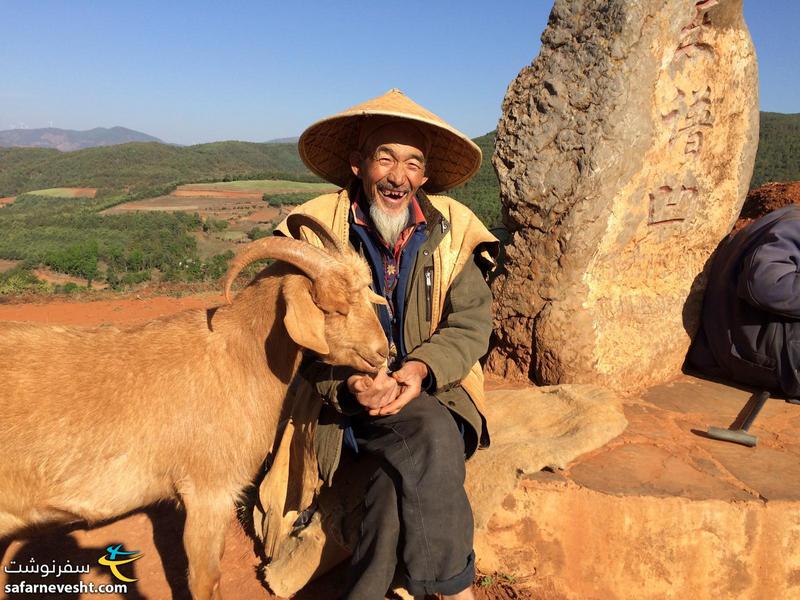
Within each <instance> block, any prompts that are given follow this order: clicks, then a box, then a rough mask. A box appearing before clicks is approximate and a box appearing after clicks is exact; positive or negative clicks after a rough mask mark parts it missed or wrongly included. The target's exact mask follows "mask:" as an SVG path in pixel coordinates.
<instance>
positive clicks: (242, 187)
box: [176, 179, 336, 194]
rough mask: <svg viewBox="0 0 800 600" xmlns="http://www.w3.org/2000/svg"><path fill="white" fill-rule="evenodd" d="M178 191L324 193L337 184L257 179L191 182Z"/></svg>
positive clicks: (334, 188)
mask: <svg viewBox="0 0 800 600" xmlns="http://www.w3.org/2000/svg"><path fill="white" fill-rule="evenodd" d="M176 191H219V192H226V193H227V192H261V193H262V194H263V193H264V192H271V193H274V194H289V193H293V192H316V193H318V194H324V193H326V192H335V191H336V186H334V185H331V184H330V183H307V182H303V181H289V180H287V179H255V180H252V181H248V180H241V181H219V182H217V183H189V184H186V185H181V186H178V189H177V190H176Z"/></svg>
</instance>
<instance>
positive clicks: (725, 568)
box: [476, 376, 800, 600]
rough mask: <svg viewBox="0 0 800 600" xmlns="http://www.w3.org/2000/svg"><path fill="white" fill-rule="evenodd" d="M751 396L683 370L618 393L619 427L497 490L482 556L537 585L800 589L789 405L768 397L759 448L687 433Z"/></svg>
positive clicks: (596, 592) (580, 591)
mask: <svg viewBox="0 0 800 600" xmlns="http://www.w3.org/2000/svg"><path fill="white" fill-rule="evenodd" d="M750 394H751V392H750V391H746V390H741V389H737V388H733V387H729V386H725V385H722V384H719V383H713V382H709V381H704V380H700V379H696V378H693V377H689V376H681V377H680V378H678V379H676V380H675V381H673V382H671V383H668V384H665V385H661V386H658V387H655V388H651V389H649V390H647V391H646V392H644V393H643V395H642V396H641V398H631V399H628V400H626V404H625V415H626V418H627V419H628V422H629V426H628V428H627V430H626V431H625V432H624V433H623V434H622V435H620V436H619V437H617V438H615V439H614V440H612V441H611V442H610V443H609V444H607V445H606V446H604V447H602V448H599V449H597V450H595V451H593V452H590V453H588V454H584V455H583V456H580V457H579V458H577V459H576V460H575V461H574V462H572V463H571V464H570V465H568V467H567V468H566V469H564V470H563V471H560V470H555V472H541V473H536V474H532V475H530V476H526V477H523V478H521V479H520V481H519V482H518V484H517V486H516V487H515V488H514V490H513V491H512V492H511V493H509V494H507V495H506V496H505V497H504V498H503V501H502V502H501V504H500V506H499V507H498V510H497V511H496V512H495V513H494V514H493V515H492V517H491V519H490V520H489V523H488V526H487V535H486V536H482V537H481V542H482V544H481V546H477V544H476V551H477V552H478V553H479V555H480V556H481V562H480V566H481V568H482V569H483V570H486V571H501V572H506V573H511V574H514V575H515V576H516V577H517V579H518V580H520V581H523V582H525V586H526V587H529V588H530V589H532V590H537V591H539V592H542V593H546V595H548V597H551V596H552V595H553V594H555V597H563V598H570V599H571V598H575V599H578V598H580V599H582V600H583V599H589V598H603V599H609V598H666V597H682V596H688V595H691V597H693V598H712V597H713V598H720V597H721V598H789V597H799V596H800V550H799V549H798V542H800V502H798V500H799V499H800V490H798V489H797V487H798V486H797V482H798V481H800V464H799V463H800V443H798V442H800V406H793V405H789V404H787V403H785V402H784V401H783V400H781V399H770V400H769V401H768V402H767V405H766V406H765V407H764V410H763V411H762V413H761V415H759V417H758V418H757V419H756V421H755V423H754V425H753V426H752V427H751V433H752V434H755V435H757V436H758V438H759V441H758V446H757V447H756V448H746V447H744V446H738V445H735V444H730V443H726V442H719V441H715V440H711V439H707V438H704V437H702V436H701V435H698V433H697V432H703V431H705V430H706V429H707V428H708V426H709V425H717V426H723V427H724V426H728V425H729V424H730V423H731V422H732V421H733V420H734V418H735V417H736V415H737V414H738V412H739V411H740V410H741V408H742V407H743V406H744V404H745V402H746V401H747V399H748V398H749V396H750Z"/></svg>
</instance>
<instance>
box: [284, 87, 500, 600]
mask: <svg viewBox="0 0 800 600" xmlns="http://www.w3.org/2000/svg"><path fill="white" fill-rule="evenodd" d="M299 149H300V155H301V156H302V158H303V160H304V162H305V163H306V165H307V166H308V167H309V168H310V169H311V170H312V171H314V172H315V173H317V174H319V175H320V176H321V177H323V178H324V179H326V180H328V181H331V182H333V183H336V184H337V185H340V186H342V190H341V191H340V192H338V193H336V194H329V195H325V196H321V197H319V198H315V199H313V200H310V201H309V202H307V203H306V204H304V205H302V206H300V207H298V208H297V209H296V211H297V212H301V213H307V214H310V215H312V216H315V217H317V218H318V219H319V220H321V221H322V222H323V223H325V224H327V225H328V226H330V228H331V230H332V231H333V232H335V234H336V235H339V236H341V238H342V241H343V242H348V243H350V244H351V245H352V246H353V247H354V248H355V249H356V250H357V251H358V252H360V253H361V254H362V255H363V256H364V258H365V259H366V260H367V262H368V263H369V265H370V267H371V270H372V274H373V288H374V290H375V291H376V292H378V293H380V294H382V295H383V296H384V297H385V298H386V300H387V304H388V305H387V306H381V307H380V312H379V317H380V320H381V323H382V325H383V328H384V331H385V333H386V336H387V339H388V340H389V352H390V359H389V365H388V369H384V370H382V371H380V372H379V373H378V374H377V375H368V374H364V373H354V372H344V371H341V370H339V369H333V370H332V369H331V368H330V367H329V366H327V365H324V364H322V363H320V362H313V363H311V364H307V365H306V366H305V367H304V368H303V369H302V373H303V375H304V376H305V377H306V378H307V379H308V380H309V381H311V382H313V383H314V384H315V386H316V389H317V391H318V392H319V394H320V395H321V396H322V398H323V399H324V400H325V401H326V403H327V405H328V406H330V407H332V409H331V410H335V412H336V414H335V416H334V417H333V418H330V417H328V418H326V419H324V420H325V421H327V422H334V423H335V424H336V427H335V431H336V432H339V437H338V438H336V437H334V439H336V442H335V444H334V447H335V449H336V453H335V454H336V455H335V456H333V457H327V458H326V457H325V456H323V455H320V456H319V457H318V458H319V464H320V471H321V473H322V474H323V476H324V477H325V478H326V479H327V478H328V477H329V475H330V473H331V472H332V471H333V470H334V469H335V467H336V465H338V461H339V458H338V450H339V449H340V448H341V444H342V442H341V441H340V440H341V439H342V437H344V443H345V445H348V446H350V447H351V448H352V449H354V450H356V451H357V452H358V453H368V454H370V455H371V456H372V457H374V459H375V462H376V465H377V466H376V469H375V472H374V474H373V475H372V477H371V479H370V481H369V485H368V489H367V492H366V496H365V498H364V508H365V513H364V519H363V522H362V523H361V527H360V536H359V540H358V545H357V547H356V550H355V552H354V554H353V558H352V563H351V576H350V580H349V583H348V589H347V592H346V594H345V597H346V598H350V599H364V600H377V599H380V598H383V597H384V595H385V594H386V592H387V590H388V589H389V587H390V585H391V583H392V581H393V578H394V577H395V575H396V572H397V573H398V574H399V575H401V576H403V577H404V582H403V583H404V585H405V587H406V588H407V589H408V590H409V591H410V592H412V593H413V594H415V595H423V594H432V593H438V594H442V595H443V596H444V597H445V598H472V597H473V596H472V591H471V585H472V580H473V578H474V573H475V569H474V554H473V552H472V535H473V521H472V512H471V509H470V506H469V501H468V499H467V496H466V493H465V491H464V460H465V455H466V456H469V455H471V454H472V453H473V452H474V451H475V450H476V448H477V447H478V446H479V445H481V444H484V445H485V444H488V434H487V431H486V426H485V421H484V419H483V417H482V415H481V412H480V411H479V409H478V406H480V404H481V402H482V397H483V380H482V374H481V370H480V365H479V364H478V362H477V361H478V359H479V358H480V357H481V356H482V355H483V354H485V352H486V350H487V347H488V341H489V335H490V333H491V314H490V307H491V300H492V298H491V293H490V291H489V288H488V286H487V284H486V281H485V275H486V273H487V272H488V270H489V269H491V268H492V266H493V256H494V254H495V253H496V249H497V241H496V240H495V239H494V237H493V236H492V235H491V234H490V233H489V232H488V231H487V230H486V228H485V227H484V226H483V225H482V224H481V223H480V221H479V220H478V219H477V218H476V217H475V215H474V214H473V213H472V212H471V211H470V210H469V209H468V208H466V207H465V206H463V205H461V204H459V203H458V202H456V201H454V200H452V199H450V198H447V197H444V196H429V195H428V194H427V193H426V191H428V192H436V191H441V190H446V189H449V188H451V187H454V186H456V185H459V184H461V183H463V182H464V181H467V180H468V179H469V178H470V177H472V175H474V173H475V172H476V171H477V170H478V168H479V166H480V161H481V153H480V149H479V148H478V147H477V146H476V145H475V144H474V143H473V142H472V141H471V140H470V139H469V138H467V137H466V136H465V135H464V134H462V133H460V132H459V131H457V130H455V129H454V128H452V127H451V126H449V125H447V124H446V123H445V122H444V121H442V120H441V119H440V118H439V117H437V116H436V115H434V114H432V113H430V112H428V111H427V110H425V109H423V108H422V107H421V106H419V105H417V104H416V103H414V102H413V101H411V100H410V99H409V98H408V97H406V96H405V95H403V94H402V93H401V92H399V91H398V90H391V91H389V92H388V93H386V94H384V95H383V96H380V97H378V98H374V99H372V100H369V101H367V102H365V103H363V104H360V105H358V106H355V107H353V108H351V109H348V110H346V111H344V112H342V113H340V114H337V115H334V116H333V117H329V118H327V119H323V120H322V121H319V122H318V123H315V124H314V125H312V126H311V127H309V128H308V129H307V130H306V131H305V132H304V133H303V135H302V136H301V138H300V141H299ZM278 232H279V233H284V234H288V230H287V229H286V226H285V223H284V224H282V225H281V226H279V228H278ZM322 421H323V419H322V418H321V419H320V422H322ZM320 429H321V427H320V428H318V437H320V436H319V431H320ZM334 435H335V434H334ZM322 437H325V436H324V435H323V436H322ZM328 439H330V436H328ZM329 445H330V444H329ZM320 446H321V445H320V444H318V448H319V447H320ZM322 446H324V444H322ZM323 454H324V453H323Z"/></svg>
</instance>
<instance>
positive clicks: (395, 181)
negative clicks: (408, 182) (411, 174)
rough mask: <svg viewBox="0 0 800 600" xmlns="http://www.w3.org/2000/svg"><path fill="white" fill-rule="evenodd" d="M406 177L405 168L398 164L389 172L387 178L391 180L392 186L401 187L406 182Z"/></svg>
mask: <svg viewBox="0 0 800 600" xmlns="http://www.w3.org/2000/svg"><path fill="white" fill-rule="evenodd" d="M405 176H406V174H405V170H404V168H403V166H402V165H400V164H396V165H395V166H394V167H393V168H392V170H391V171H389V174H388V175H387V178H388V179H389V183H391V184H392V185H400V184H401V183H403V181H404V180H405Z"/></svg>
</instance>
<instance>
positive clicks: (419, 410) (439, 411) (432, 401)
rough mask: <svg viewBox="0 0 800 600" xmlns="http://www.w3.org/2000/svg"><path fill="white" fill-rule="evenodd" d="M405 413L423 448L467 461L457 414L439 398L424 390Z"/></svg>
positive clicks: (408, 405)
mask: <svg viewBox="0 0 800 600" xmlns="http://www.w3.org/2000/svg"><path fill="white" fill-rule="evenodd" d="M403 412H404V413H405V414H404V415H403V416H404V418H405V420H406V427H405V428H406V430H407V431H408V432H409V434H410V435H411V436H412V437H413V439H414V443H415V445H417V446H418V447H419V448H420V450H421V451H423V452H425V453H433V454H442V455H445V456H454V457H457V458H458V459H459V460H460V461H461V462H463V455H464V440H463V438H462V436H461V433H460V432H459V430H458V425H457V424H456V421H455V419H454V418H453V415H452V414H450V411H449V410H448V409H447V408H446V407H445V406H444V405H442V403H441V402H439V400H437V399H436V398H435V397H434V396H431V395H430V394H428V393H426V392H422V394H420V395H419V396H418V397H417V398H415V399H414V400H412V401H411V402H409V403H408V404H407V405H406V406H405V407H404V408H403Z"/></svg>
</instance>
